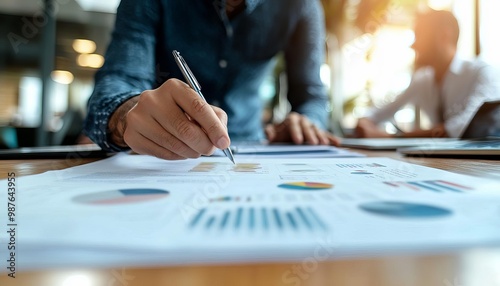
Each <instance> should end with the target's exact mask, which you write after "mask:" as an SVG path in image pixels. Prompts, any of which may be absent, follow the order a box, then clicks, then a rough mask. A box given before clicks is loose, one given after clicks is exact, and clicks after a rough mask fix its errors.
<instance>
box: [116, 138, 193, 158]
mask: <svg viewBox="0 0 500 286" xmlns="http://www.w3.org/2000/svg"><path fill="white" fill-rule="evenodd" d="M124 136H127V137H128V138H127V139H126V140H127V144H128V145H129V147H130V148H132V150H133V151H134V152H136V153H138V154H148V155H152V156H155V157H157V158H160V159H164V160H184V159H186V158H185V157H183V156H180V155H178V154H175V153H173V152H172V151H170V150H168V149H165V148H163V147H162V146H160V145H158V144H156V143H155V142H153V141H151V140H149V139H148V138H146V137H144V136H143V135H141V134H139V133H135V134H134V136H128V135H127V131H125V134H124Z"/></svg>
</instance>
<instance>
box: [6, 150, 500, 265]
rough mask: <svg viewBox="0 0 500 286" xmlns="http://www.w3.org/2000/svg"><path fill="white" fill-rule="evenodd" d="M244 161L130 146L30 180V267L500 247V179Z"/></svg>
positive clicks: (367, 165)
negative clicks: (146, 152) (169, 156)
mask: <svg viewBox="0 0 500 286" xmlns="http://www.w3.org/2000/svg"><path fill="white" fill-rule="evenodd" d="M236 162H237V164H236V165H233V164H232V163H231V162H229V160H228V159H227V158H225V157H208V158H200V159H196V160H185V161H164V160H160V159H157V158H154V157H150V156H143V155H127V154H119V155H115V156H114V157H111V158H108V159H105V160H102V161H98V162H95V163H91V164H87V165H83V166H78V167H74V168H69V169H66V170H62V171H51V172H47V173H44V174H40V175H34V176H27V177H21V178H19V179H18V181H19V184H18V186H19V187H18V188H19V190H18V195H17V196H18V198H17V201H18V207H17V217H18V223H19V230H20V231H19V233H18V237H17V239H18V249H19V252H18V254H19V256H20V257H19V260H20V261H23V267H24V268H25V269H30V268H41V267H59V266H93V267H95V266H106V267H111V266H113V267H114V266H140V265H158V264H161V265H172V264H185V263H199V262H203V263H218V262H224V263H225V262H233V261H239V262H242V261H244V262H251V261H283V260H301V259H304V258H306V257H311V256H314V255H316V254H317V253H321V257H322V258H321V259H322V260H326V259H335V258H339V257H345V256H366V255H377V254H380V253H383V254H388V253H398V252H422V251H423V252H429V251H431V252H436V251H448V250H453V249H457V248H463V247H471V246H478V245H480V246H484V245H498V244H500V219H499V214H500V200H499V198H500V196H499V195H500V193H499V191H498V190H500V183H499V182H497V181H492V180H487V179H480V178H475V177H470V176H464V175H458V174H454V173H450V172H446V171H442V170H437V169H432V168H427V167H423V166H418V165H413V164H409V163H405V162H400V161H396V160H392V159H387V158H349V159H344V158H307V159H301V158H296V159H284V158H273V159H271V158H261V157H258V156H253V157H238V156H236ZM2 184H6V182H5V181H3V182H2ZM6 199H7V198H6V193H5V192H3V193H2V194H1V196H0V203H2V204H6ZM6 239H7V237H6V233H5V232H2V233H1V234H0V240H1V241H6Z"/></svg>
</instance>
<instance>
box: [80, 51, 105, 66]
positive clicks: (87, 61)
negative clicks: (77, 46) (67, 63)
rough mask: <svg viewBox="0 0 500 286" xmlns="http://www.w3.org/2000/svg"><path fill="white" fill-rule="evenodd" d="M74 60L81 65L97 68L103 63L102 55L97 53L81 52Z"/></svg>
mask: <svg viewBox="0 0 500 286" xmlns="http://www.w3.org/2000/svg"><path fill="white" fill-rule="evenodd" d="M76 62H77V63H78V65H79V66H81V67H88V68H94V69H98V68H100V67H102V65H103V64H104V57H103V56H101V55H99V54H90V55H89V54H81V55H79V56H78V58H77V59H76Z"/></svg>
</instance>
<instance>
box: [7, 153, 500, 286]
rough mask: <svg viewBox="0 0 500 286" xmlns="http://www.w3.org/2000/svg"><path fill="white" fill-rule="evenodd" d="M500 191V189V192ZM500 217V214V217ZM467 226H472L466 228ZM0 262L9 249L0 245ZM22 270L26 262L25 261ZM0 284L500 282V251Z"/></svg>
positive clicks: (34, 169) (443, 165) (474, 170)
mask: <svg viewBox="0 0 500 286" xmlns="http://www.w3.org/2000/svg"><path fill="white" fill-rule="evenodd" d="M361 152H363V153H365V154H366V155H368V156H372V157H390V158H394V159H397V160H402V161H407V162H411V163H415V164H420V165H424V166H429V167H434V168H439V169H444V170H449V171H453V172H457V173H461V174H470V175H474V176H480V177H486V178H491V179H496V180H500V162H499V161H493V160H491V161H490V160H461V159H438V158H432V159H431V158H408V157H402V156H400V155H399V154H397V153H395V152H371V151H366V152H364V151H361ZM95 160H96V159H61V160H23V161H19V160H10V161H9V160H7V161H0V179H5V178H6V177H7V173H8V172H16V176H18V177H19V176H24V175H30V174H37V173H41V172H44V171H48V170H59V169H64V168H68V167H71V166H76V165H80V164H84V163H88V162H92V161H95ZM499 191H500V190H499ZM499 219H500V217H499ZM464 231H467V230H464ZM0 247H1V248H2V249H1V250H0V253H1V254H2V257H1V259H2V260H3V259H4V257H5V255H4V254H5V252H6V247H5V245H4V244H3V243H0ZM19 265H20V267H21V268H22V261H21V262H19ZM0 271H1V272H2V274H1V276H0V285H2V286H9V285H23V286H24V285H37V286H45V285H47V286H49V285H50V286H56V285H57V286H59V285H61V286H66V285H72V286H90V285H92V286H93V285H116V286H135V285H217V286H222V285H231V286H232V285H242V286H244V285H249V286H250V285H252V286H253V285H273V286H274V285H335V286H368V285H376V286H378V285H380V286H417V285H419V286H420V285H422V286H431V285H436V286H476V285H477V286H496V285H498V286H500V249H497V248H484V249H469V250H463V251H461V252H456V253H447V254H439V255H432V254H430V255H419V256H414V255H399V256H379V257H373V258H364V259H343V260H336V261H329V262H319V263H315V262H311V260H304V261H301V262H300V261H299V262H296V263H261V264H232V265H192V266H180V267H179V266H178V267H160V266H159V267H156V268H136V269H133V268H127V269H125V268H123V269H50V270H44V271H35V272H23V271H20V272H18V273H17V278H15V279H12V278H9V277H7V276H6V274H5V269H2V270H0Z"/></svg>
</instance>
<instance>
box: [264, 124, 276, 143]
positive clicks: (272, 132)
mask: <svg viewBox="0 0 500 286" xmlns="http://www.w3.org/2000/svg"><path fill="white" fill-rule="evenodd" d="M264 131H265V133H266V137H267V140H268V141H269V142H274V139H275V138H276V128H275V127H274V125H273V124H268V125H267V126H266V128H265V129H264Z"/></svg>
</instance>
